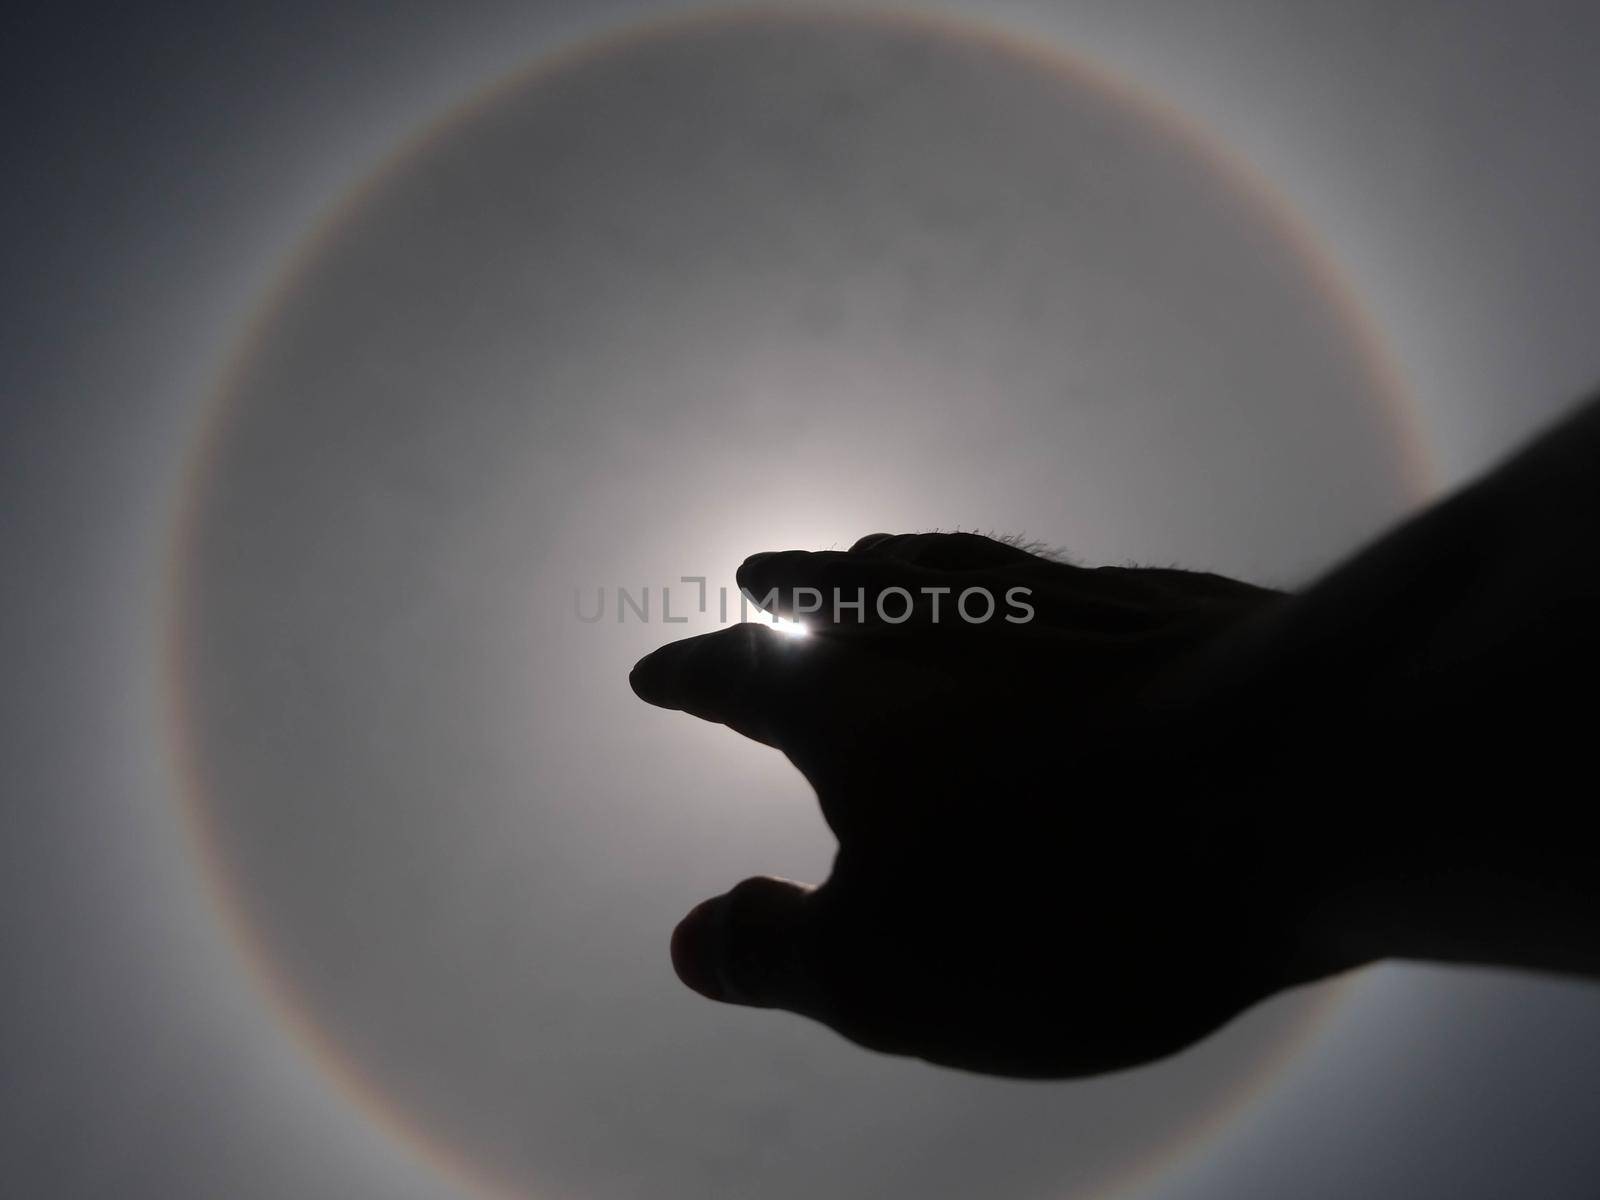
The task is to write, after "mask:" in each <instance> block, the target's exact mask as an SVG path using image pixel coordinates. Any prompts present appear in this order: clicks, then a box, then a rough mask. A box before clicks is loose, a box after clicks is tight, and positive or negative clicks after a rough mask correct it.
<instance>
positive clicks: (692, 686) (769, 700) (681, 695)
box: [628, 621, 818, 746]
mask: <svg viewBox="0 0 1600 1200" xmlns="http://www.w3.org/2000/svg"><path fill="white" fill-rule="evenodd" d="M817 653H818V651H817V650H815V649H814V648H813V647H811V646H809V645H805V644H803V643H802V642H801V641H800V640H798V639H795V638H790V637H784V636H782V635H781V634H778V633H775V632H774V631H773V630H771V629H769V628H768V627H767V626H765V625H760V624H756V623H755V622H749V621H746V622H741V623H739V624H737V625H732V626H729V627H728V628H727V629H722V630H718V631H717V632H716V633H708V634H704V635H702V636H700V637H692V638H684V639H683V640H682V641H677V642H670V643H668V644H667V645H665V646H662V647H661V648H660V649H659V650H656V651H654V652H652V653H650V654H647V655H645V657H644V658H642V659H640V660H639V662H638V663H637V664H636V665H635V666H634V668H633V671H632V672H631V673H630V674H629V676H628V683H629V684H630V685H631V686H632V688H633V691H634V694H635V695H637V696H638V697H639V699H641V700H643V701H644V702H645V703H647V704H654V705H655V706H656V707H658V708H672V709H678V710H680V711H682V712H686V713H689V714H690V715H691V716H696V717H699V718H701V719H702V720H705V721H716V722H718V723H719V724H722V725H727V726H728V727H729V728H731V729H734V730H737V731H738V732H739V733H742V734H744V735H745V736H746V737H749V738H754V739H755V740H756V741H758V742H765V743H766V744H767V745H769V746H777V745H779V742H780V737H779V731H780V729H781V727H782V726H783V724H784V718H785V716H786V715H788V714H789V713H791V712H793V711H795V710H796V708H797V700H798V696H797V691H798V685H799V682H800V680H801V679H802V677H803V675H804V674H805V673H806V672H805V671H804V665H805V664H804V663H803V662H802V661H801V660H802V659H803V658H805V657H806V656H808V655H809V656H811V657H815V656H816V654H817Z"/></svg>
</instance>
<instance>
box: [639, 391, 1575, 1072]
mask: <svg viewBox="0 0 1600 1200" xmlns="http://www.w3.org/2000/svg"><path fill="white" fill-rule="evenodd" d="M739 582H740V585H741V586H742V587H744V588H745V589H746V590H748V591H749V592H750V593H752V594H753V595H755V596H758V597H769V598H770V606H771V607H772V608H773V610H774V611H776V612H778V613H780V614H791V615H793V614H797V613H800V612H802V611H803V610H806V609H809V608H811V607H812V606H813V605H814V602H815V597H816V595H818V594H820V595H821V596H822V597H823V598H824V603H823V608H822V611H820V612H812V613H809V614H808V615H806V616H805V620H806V622H807V624H808V626H809V627H810V628H811V630H812V633H811V636H809V637H805V638H798V639H797V638H787V637H784V636H782V635H779V634H775V633H774V632H773V631H772V630H770V629H769V628H767V627H765V626H762V625H757V624H742V625H737V626H733V627H730V628H728V629H725V630H722V631H719V632H717V633H712V634H708V635H705V636H702V637H695V638H688V639H685V640H683V641H680V642H676V643H672V644H670V645H668V646H665V647H662V648H661V649H660V650H657V651H656V652H654V653H653V654H651V655H649V656H647V657H646V658H645V659H643V660H642V661H641V662H640V663H639V664H638V665H637V666H636V667H635V668H634V672H633V675H632V684H633V687H634V690H635V691H636V692H637V693H638V695H639V696H640V697H641V698H643V699H645V700H647V701H648V702H650V703H652V704H656V705H660V706H663V707H667V708H673V709H681V710H683V711H685V712H688V713H690V714H692V715H695V716H698V717H701V718H703V719H706V720H711V721H717V722H720V723H722V724H725V725H728V726H729V727H731V728H732V729H734V730H736V731H738V732H740V733H742V734H744V735H746V736H748V737H752V738H755V739H757V740H760V741H762V742H765V743H767V744H769V745H771V746H774V747H776V748H777V749H778V750H780V751H782V752H783V753H784V754H786V755H787V756H788V757H789V759H790V760H791V761H792V762H793V763H794V764H795V766H796V767H798V768H799V770H800V771H801V772H802V773H803V774H804V775H805V777H806V778H807V780H808V781H809V782H810V783H811V784H812V786H813V787H814V788H815V789H816V792H817V797H818V800H819V803H820V805H821V808H822V812H823V816H824V818H825V819H826V820H827V821H828V824H829V826H830V827H831V829H832V830H833V832H834V834H835V835H836V837H837V839H838V842H839V848H838V852H837V855H836V856H835V861H834V864H833V870H832V873H831V874H830V876H829V878H828V879H827V880H826V881H825V882H823V883H822V884H820V885H817V886H809V885H803V884H797V883H792V882H789V881H784V880H777V879H772V878H768V877H756V878H752V879H748V880H746V881H744V882H743V883H741V884H739V885H738V886H736V887H734V888H733V889H732V890H731V891H729V892H727V893H725V894H724V895H722V896H719V897H715V898H713V899H711V900H708V901H706V902H704V903H703V904H701V905H699V906H697V907H696V908H695V909H694V910H693V911H692V912H691V913H690V914H689V915H688V916H687V917H685V918H684V920H683V921H682V922H681V923H680V924H679V926H678V928H677V930H676V931H675V932H674V935H673V940H672V956H673V962H674V965H675V967H676V969H677V971H678V974H679V975H680V977H681V978H682V979H683V980H684V982H685V983H687V984H688V985H689V986H690V987H692V988H694V989H695V990H696V991H699V992H701V993H703V994H705V995H707V996H710V997H712V998H715V999H719V1000H723V1001H727V1002H731V1003H740V1004H751V1005H759V1006H765V1007H777V1008H785V1009H789V1010H792V1011H794V1012H798V1013H801V1014H804V1015H807V1016H810V1017H812V1018H815V1019H817V1020H819V1021H822V1022H824V1023H826V1024H828V1025H830V1026H831V1027H833V1028H834V1029H836V1030H837V1031H838V1032H840V1033H841V1034H843V1035H844V1036H846V1037H848V1038H850V1039H852V1040H854V1041H856V1042H858V1043H860V1044H862V1045H864V1046H868V1047H872V1048H875V1049H879V1050H884V1051H888V1052H892V1053H899V1054H910V1055H916V1056H919V1057H921V1058H924V1059H927V1060H929V1061H932V1062H937V1063H943V1064H947V1065H951V1066H958V1067H964V1068H968V1069H973V1070H980V1071H987V1072H993V1073H999V1074H1007V1075H1018V1076H1071V1075H1082V1074H1091V1073H1096V1072H1101V1071H1107V1070H1114V1069H1118V1068H1122V1067H1128V1066H1133V1065H1136V1064H1139V1063H1143V1062H1147V1061H1150V1060H1152V1059H1155V1058H1159V1057H1161V1056H1163V1055H1166V1054H1170V1053H1172V1052H1175V1051H1177V1050H1179V1049H1181V1048H1183V1047H1184V1046H1187V1045H1189V1044H1191V1043H1192V1042H1194V1041H1195V1040H1197V1039H1198V1038H1201V1037H1203V1036H1205V1035H1206V1034H1207V1033H1209V1032H1211V1031H1212V1030H1214V1029H1216V1028H1218V1027H1219V1026H1220V1025H1222V1024H1224V1023H1226V1022H1227V1021H1228V1020H1230V1019H1231V1018H1232V1017H1234V1016H1236V1015H1237V1014H1238V1013H1240V1012H1242V1011H1243V1010H1245V1009H1247V1008H1248V1007H1250V1006H1251V1005H1253V1004H1255V1003H1257V1002H1259V1001H1260V1000H1262V999H1265V998H1266V997H1268V996H1271V995H1273V994H1275V993H1276V992H1279V991H1281V990H1283V989H1285V988H1288V987H1292V986H1295V985H1297V984H1301V983H1306V982H1310V981H1314V980H1318V979H1322V978H1326V977H1328V976H1330V975H1334V974H1337V973H1339V972H1342V971H1346V970H1350V969H1352V968H1356V967H1359V966H1362V965H1364V964H1367V963H1371V962H1374V961H1377V960H1380V959H1384V958H1392V957H1406V958H1416V959H1426V960H1435V961H1448V962H1463V963H1480V964H1488V965H1501V966H1511V967H1523V968H1532V969H1542V970H1557V971H1566V972H1580V973H1585V974H1591V975H1593V974H1600V879H1597V872H1596V871H1595V869H1594V868H1595V865H1596V855H1595V853H1594V852H1593V850H1592V845H1593V843H1592V842H1591V841H1590V840H1589V839H1588V838H1586V837H1585V836H1584V829H1585V827H1586V821H1585V818H1586V817H1587V816H1588V813H1586V812H1585V811H1584V810H1585V809H1586V808H1588V807H1589V803H1588V802H1587V800H1586V797H1587V795H1588V794H1589V792H1590V791H1592V787H1591V786H1590V785H1589V783H1588V774H1589V771H1590V764H1591V757H1592V755H1591V752H1590V749H1589V741H1588V739H1589V735H1590V732H1591V730H1592V727H1593V724H1594V722H1593V713H1594V707H1595V705H1594V701H1593V699H1592V688H1593V686H1594V685H1593V680H1594V678H1595V674H1596V671H1595V668H1596V666H1597V665H1600V404H1594V403H1591V404H1590V405H1588V406H1587V407H1586V408H1584V409H1583V410H1581V411H1580V412H1579V413H1578V415H1576V416H1575V417H1573V418H1571V419H1569V420H1568V421H1567V422H1565V423H1564V424H1563V425H1561V426H1560V427H1558V428H1557V429H1555V430H1554V431H1552V432H1551V433H1548V434H1546V435H1545V436H1544V437H1543V438H1541V439H1540V440H1538V441H1537V442H1535V443H1534V444H1533V445H1532V446H1531V447H1529V448H1527V449H1526V450H1524V451H1523V452H1522V453H1520V454H1519V455H1517V456H1516V457H1515V458H1513V459H1512V460H1510V461H1509V462H1508V463H1506V464H1505V465H1503V466H1502V467H1500V468H1499V469H1497V470H1495V471H1494V472H1492V473H1491V474H1489V475H1488V476H1487V477H1485V478H1484V479H1482V480H1480V481H1479V482H1477V483H1475V484H1474V485H1472V486H1471V487H1468V488H1466V489H1464V490H1462V491H1461V492H1459V493H1457V494H1456V495H1454V496H1453V497H1451V498H1449V499H1447V500H1445V501H1444V502H1442V503H1440V504H1437V505H1435V506H1433V507H1432V508H1430V509H1428V510H1427V511H1425V512H1424V513H1422V514H1421V515H1420V516H1417V517H1415V518H1414V519H1412V520H1410V521H1408V522H1406V523H1404V524H1403V525H1401V526H1400V527H1399V528H1397V529H1396V530H1394V531H1393V532H1391V533H1390V534H1388V535H1387V536H1385V537H1384V538H1382V539H1380V540H1379V541H1377V542H1376V543H1374V544H1373V545H1372V546H1370V547H1369V548H1367V549H1366V550H1364V551H1363V552H1361V553H1360V554H1358V555H1356V556H1355V557H1354V558H1352V559H1350V560H1349V561H1348V562H1346V563H1345V564H1343V565H1342V566H1340V567H1339V568H1337V569H1336V570H1334V571H1332V572H1331V573H1329V574H1328V575H1327V576H1326V577H1324V578H1323V579H1321V580H1320V581H1318V582H1317V583H1315V584H1314V585H1313V586H1311V587H1309V588H1308V589H1306V590H1304V591H1303V592H1300V593H1298V594H1294V595H1289V594H1285V593H1280V592H1277V591H1273V590H1270V589H1265V588H1260V587H1256V586H1254V585H1251V584H1247V583H1242V582H1239V581H1237V580H1232V579H1227V578H1224V577H1222V576H1218V575H1212V574H1207V573H1203V572H1191V571H1180V570H1170V569H1153V568H1131V567H1099V568H1084V567H1079V566H1073V565H1069V564H1066V563H1062V562H1057V561H1054V560H1052V559H1049V558H1045V557H1041V556H1039V555H1036V554H1032V553H1029V552H1028V551H1027V550H1025V549H1022V548H1019V547H1017V546H1013V545H1010V544H1008V543H1005V542H1001V541H995V540H992V539H989V538H983V537H978V536H976V535H971V534H915V535H898V536H890V535H884V534H875V535H871V536H869V537H866V538H863V539H862V540H861V541H859V542H857V543H856V545H855V546H853V547H852V548H851V549H850V550H849V551H845V552H823V553H810V552H805V551H784V552H778V553H768V554H758V555H756V556H754V557H752V558H751V559H749V560H747V561H746V562H745V564H744V565H743V566H742V567H741V568H740V572H739ZM973 588H977V589H981V591H982V592H983V593H987V594H988V595H990V596H992V597H993V598H994V599H995V600H996V601H997V603H998V605H999V606H1000V607H999V609H998V612H997V613H996V614H995V615H993V616H992V618H991V619H988V620H984V621H979V622H969V621H967V620H965V619H962V617H961V615H960V613H959V611H958V610H956V609H955V607H954V606H955V602H956V600H957V598H958V597H959V596H960V595H961V594H962V593H963V592H965V591H968V590H969V589H973ZM944 589H948V590H944ZM1013 589H1026V590H1025V591H1024V592H1013ZM1012 595H1018V596H1025V598H1026V599H1025V603H1026V604H1027V605H1028V607H1029V609H1030V610H1031V612H1030V618H1031V619H1028V620H1016V621H1008V620H1006V619H1004V617H1003V616H1001V615H999V614H1000V613H1011V614H1015V613H1018V612H1019V611H1020V610H1019V609H1017V608H1016V607H1013V606H1008V604H1007V598H1008V597H1009V596H1012ZM835 596H839V597H842V598H843V602H844V604H843V606H841V608H840V609H839V610H833V608H832V604H831V601H832V598H833V597H835ZM857 599H861V600H863V601H864V603H863V604H862V607H861V608H859V609H856V608H854V607H846V606H850V605H852V602H854V601H856V600H857ZM880 599H882V600H884V601H885V604H884V605H883V607H881V608H880V606H879V604H878V601H879V600H880ZM889 601H892V603H890V602H889ZM941 604H942V606H943V607H942V610H941V611H936V605H941ZM974 607H979V608H981V597H980V598H979V603H976V604H975V605H974ZM902 613H904V617H903V619H902ZM891 617H892V618H893V619H890V618H891Z"/></svg>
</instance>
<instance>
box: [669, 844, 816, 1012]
mask: <svg viewBox="0 0 1600 1200" xmlns="http://www.w3.org/2000/svg"><path fill="white" fill-rule="evenodd" d="M816 897H817V889H815V888H811V887H807V886H805V885H804V884H798V883H792V882H790V881H788V880H782V879H773V878H770V877H766V876H760V877H756V878H753V879H746V880H745V881H744V882H743V883H741V884H739V885H738V886H737V887H735V888H733V890H732V891H729V892H726V893H724V894H723V895H721V896H717V897H714V898H713V899H710V900H706V901H704V902H702V903H701V904H698V905H696V906H695V907H694V909H692V910H691V911H690V913H689V915H688V916H686V917H684V919H683V920H682V921H680V922H679V923H678V927H677V928H676V929H674V930H673V932H672V967H673V970H675V971H676V972H677V973H678V978H679V979H681V980H682V981H683V982H684V983H685V984H686V985H687V986H689V987H690V988H692V989H693V990H695V991H697V992H699V993H700V994H701V995H702V996H706V997H709V998H710V999H712V1000H720V1001H723V1002H724V1003H728V1004H745V1005H751V1006H754V1007H758V1008H786V1009H790V1010H791V1011H794V1012H802V1013H806V1014H808V1015H818V1014H820V1013H821V1012H823V1011H824V1010H825V1008H826V1003H825V1000H826V997H825V990H826V987H825V984H824V982H823V980H822V978H821V976H820V974H819V972H818V971H817V970H816V964H817V962H818V956H817V946H818V940H819V936H820V925H821V922H820V921H819V920H818V917H817V899H816Z"/></svg>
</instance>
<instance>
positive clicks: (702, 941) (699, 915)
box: [671, 896, 724, 1000]
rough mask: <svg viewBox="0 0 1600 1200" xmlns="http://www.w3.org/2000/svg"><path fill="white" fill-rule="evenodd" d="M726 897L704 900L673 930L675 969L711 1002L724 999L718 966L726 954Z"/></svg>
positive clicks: (692, 989) (673, 962) (678, 974)
mask: <svg viewBox="0 0 1600 1200" xmlns="http://www.w3.org/2000/svg"><path fill="white" fill-rule="evenodd" d="M721 903H722V898H721V897H720V896H719V897H716V898H713V899H711V900H703V901H701V902H700V903H699V904H697V905H695V906H694V907H693V908H692V909H690V910H689V915H688V916H686V917H684V918H683V920H681V921H679V922H678V924H677V927H676V928H675V929H673V931H672V946H671V953H672V969H673V971H675V972H676V973H677V976H678V978H679V979H680V980H681V981H682V982H683V984H684V986H685V987H687V988H689V989H690V990H691V991H695V992H699V993H700V994H701V995H702V996H705V997H706V998H708V999H711V1000H721V999H723V998H724V992H723V988H722V982H721V979H720V978H719V975H718V971H717V963H718V962H719V961H720V956H721V954H722V950H723V947H722V942H723V937H722V931H721V928H720V926H721V913H720V912H719V906H720V905H721Z"/></svg>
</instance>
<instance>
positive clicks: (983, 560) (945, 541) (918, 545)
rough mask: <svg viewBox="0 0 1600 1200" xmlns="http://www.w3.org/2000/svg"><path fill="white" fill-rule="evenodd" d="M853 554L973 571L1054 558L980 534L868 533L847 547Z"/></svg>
mask: <svg viewBox="0 0 1600 1200" xmlns="http://www.w3.org/2000/svg"><path fill="white" fill-rule="evenodd" d="M850 552H851V553H852V554H872V555H875V556H877V557H880V558H890V559H896V560H898V561H900V562H906V563H911V564H912V565H914V566H919V567H929V568H932V569H934V570H940V571H976V570H982V569H984V568H986V567H1001V566H1008V565H1010V564H1013V563H1019V562H1040V561H1046V562H1048V561H1053V560H1051V559H1048V558H1045V559H1041V557H1040V556H1039V555H1037V554H1035V553H1033V552H1032V551H1031V550H1025V549H1023V548H1022V547H1021V546H1018V545H1017V544H1016V543H1014V542H1009V541H1002V540H1001V539H999V538H992V537H985V536H984V535H983V534H981V533H869V534H868V535H867V536H866V537H864V538H862V539H860V540H859V541H858V542H856V544H855V545H853V546H851V547H850Z"/></svg>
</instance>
